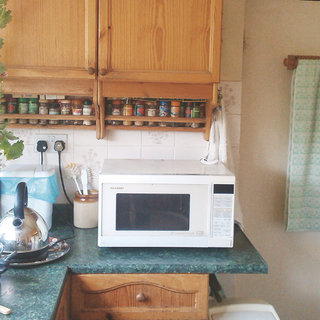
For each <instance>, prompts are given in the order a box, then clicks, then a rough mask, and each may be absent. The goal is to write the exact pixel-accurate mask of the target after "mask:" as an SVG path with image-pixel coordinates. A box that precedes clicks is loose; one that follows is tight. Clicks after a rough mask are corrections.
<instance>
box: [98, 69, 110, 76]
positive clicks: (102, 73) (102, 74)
mask: <svg viewBox="0 0 320 320" xmlns="http://www.w3.org/2000/svg"><path fill="white" fill-rule="evenodd" d="M107 73H108V71H107V69H100V75H101V76H105V75H106V74H107Z"/></svg>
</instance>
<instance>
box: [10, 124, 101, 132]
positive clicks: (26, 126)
mask: <svg viewBox="0 0 320 320" xmlns="http://www.w3.org/2000/svg"><path fill="white" fill-rule="evenodd" d="M7 128H17V129H69V130H72V129H75V130H96V125H95V124H94V125H91V126H85V125H72V124H71V125H65V124H46V125H42V124H30V123H27V124H21V123H12V124H9V125H8V127H7Z"/></svg>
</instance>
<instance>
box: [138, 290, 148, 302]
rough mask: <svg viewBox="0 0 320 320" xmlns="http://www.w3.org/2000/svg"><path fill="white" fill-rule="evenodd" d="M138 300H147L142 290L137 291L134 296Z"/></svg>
mask: <svg viewBox="0 0 320 320" xmlns="http://www.w3.org/2000/svg"><path fill="white" fill-rule="evenodd" d="M136 299H137V301H138V302H143V301H146V300H147V297H146V296H145V295H144V294H143V292H139V293H138V294H137V296H136Z"/></svg>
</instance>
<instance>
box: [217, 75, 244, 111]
mask: <svg viewBox="0 0 320 320" xmlns="http://www.w3.org/2000/svg"><path fill="white" fill-rule="evenodd" d="M219 88H221V89H222V90H221V94H222V101H221V104H222V106H223V107H225V108H226V113H227V114H241V93H242V82H225V81H222V82H221V83H220V84H219Z"/></svg>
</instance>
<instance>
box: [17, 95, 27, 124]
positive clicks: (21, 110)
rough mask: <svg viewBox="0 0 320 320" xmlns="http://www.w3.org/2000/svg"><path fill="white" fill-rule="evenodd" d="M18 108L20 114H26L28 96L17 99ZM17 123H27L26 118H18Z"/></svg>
mask: <svg viewBox="0 0 320 320" xmlns="http://www.w3.org/2000/svg"><path fill="white" fill-rule="evenodd" d="M18 101H19V103H18V108H19V113H20V114H27V113H28V109H29V104H28V98H19V99H18ZM19 123H21V124H26V123H28V120H27V119H19Z"/></svg>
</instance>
